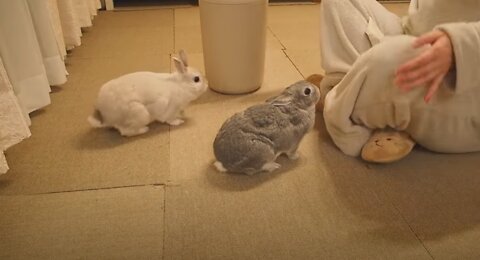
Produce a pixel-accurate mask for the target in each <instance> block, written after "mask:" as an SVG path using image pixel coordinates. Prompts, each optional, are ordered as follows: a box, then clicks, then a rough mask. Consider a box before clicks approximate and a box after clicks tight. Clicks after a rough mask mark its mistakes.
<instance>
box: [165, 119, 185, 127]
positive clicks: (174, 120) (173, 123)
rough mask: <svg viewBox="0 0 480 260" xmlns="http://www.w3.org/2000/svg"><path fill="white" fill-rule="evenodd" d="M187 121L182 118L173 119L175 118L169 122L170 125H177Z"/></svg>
mask: <svg viewBox="0 0 480 260" xmlns="http://www.w3.org/2000/svg"><path fill="white" fill-rule="evenodd" d="M184 122H185V121H183V120H182V119H178V118H177V119H173V120H170V121H167V124H169V125H173V126H177V125H181V124H183V123H184Z"/></svg>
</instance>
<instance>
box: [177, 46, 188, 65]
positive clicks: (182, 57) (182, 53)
mask: <svg viewBox="0 0 480 260" xmlns="http://www.w3.org/2000/svg"><path fill="white" fill-rule="evenodd" d="M178 55H179V56H180V60H181V61H183V64H184V65H185V67H188V59H187V53H186V52H185V51H184V50H180V51H179V52H178Z"/></svg>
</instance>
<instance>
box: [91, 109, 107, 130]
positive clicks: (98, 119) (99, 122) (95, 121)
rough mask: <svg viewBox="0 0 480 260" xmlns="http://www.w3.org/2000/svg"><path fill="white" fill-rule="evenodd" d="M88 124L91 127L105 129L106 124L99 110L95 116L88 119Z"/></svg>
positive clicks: (95, 112)
mask: <svg viewBox="0 0 480 260" xmlns="http://www.w3.org/2000/svg"><path fill="white" fill-rule="evenodd" d="M88 122H89V123H90V125H92V126H93V127H96V128H100V127H105V124H104V123H103V116H102V114H101V113H100V111H99V110H98V109H95V111H94V112H93V114H92V115H91V116H89V117H88Z"/></svg>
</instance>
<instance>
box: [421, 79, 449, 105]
mask: <svg viewBox="0 0 480 260" xmlns="http://www.w3.org/2000/svg"><path fill="white" fill-rule="evenodd" d="M444 77H445V75H440V76H438V77H436V78H435V79H434V80H433V82H432V84H431V85H430V87H429V88H428V92H427V94H426V95H425V97H424V100H425V102H426V103H429V102H430V100H431V99H432V97H433V95H434V94H435V92H437V90H438V88H439V87H440V84H441V83H442V81H443V78H444Z"/></svg>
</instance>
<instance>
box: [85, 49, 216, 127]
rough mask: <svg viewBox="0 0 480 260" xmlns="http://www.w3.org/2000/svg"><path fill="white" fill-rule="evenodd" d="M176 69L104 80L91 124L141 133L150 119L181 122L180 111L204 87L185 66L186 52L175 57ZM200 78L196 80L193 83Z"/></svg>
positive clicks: (143, 72) (145, 72)
mask: <svg viewBox="0 0 480 260" xmlns="http://www.w3.org/2000/svg"><path fill="white" fill-rule="evenodd" d="M174 62H175V66H176V68H177V72H175V73H155V72H148V71H141V72H135V73H130V74H126V75H123V76H120V77H118V78H116V79H113V80H110V81H109V82H107V83H105V84H104V85H103V86H102V87H101V89H100V92H99V94H98V99H97V103H96V107H95V108H96V110H98V111H99V112H100V114H101V117H98V116H96V115H95V114H94V115H92V116H90V117H89V118H88V121H89V122H90V124H91V125H92V126H93V127H114V128H117V129H118V130H119V131H120V133H121V134H122V135H124V136H133V135H138V134H143V133H145V132H147V131H148V127H147V125H148V124H149V123H151V122H153V121H159V122H165V123H168V124H170V125H180V124H182V123H183V120H182V119H181V118H180V115H181V112H182V110H183V109H184V108H185V107H186V106H187V105H188V104H189V103H190V102H191V101H193V100H195V99H196V98H198V97H199V96H200V95H201V94H202V93H204V92H205V91H206V89H207V83H206V81H205V79H204V78H203V76H202V75H201V74H200V73H199V72H198V71H197V70H195V69H194V68H190V67H187V66H185V64H187V62H186V55H185V54H183V57H182V55H181V60H179V59H177V58H174ZM194 77H199V78H200V81H199V82H194Z"/></svg>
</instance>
